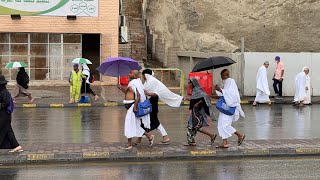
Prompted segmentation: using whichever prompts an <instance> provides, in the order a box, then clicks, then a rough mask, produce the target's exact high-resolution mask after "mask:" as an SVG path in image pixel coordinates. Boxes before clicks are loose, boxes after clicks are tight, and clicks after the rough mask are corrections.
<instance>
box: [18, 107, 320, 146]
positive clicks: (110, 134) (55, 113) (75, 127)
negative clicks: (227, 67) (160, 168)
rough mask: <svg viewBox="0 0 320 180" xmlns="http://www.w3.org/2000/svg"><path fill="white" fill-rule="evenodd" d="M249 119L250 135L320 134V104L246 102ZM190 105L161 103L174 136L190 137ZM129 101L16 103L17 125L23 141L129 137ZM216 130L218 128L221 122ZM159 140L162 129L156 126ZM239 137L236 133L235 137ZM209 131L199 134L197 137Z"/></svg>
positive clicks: (244, 126) (241, 125)
mask: <svg viewBox="0 0 320 180" xmlns="http://www.w3.org/2000/svg"><path fill="white" fill-rule="evenodd" d="M243 109H244V111H245V113H246V117H245V119H241V120H239V121H238V122H236V123H235V124H234V127H235V128H236V129H238V130H240V131H243V132H245V133H246V138H247V139H286V138H301V139H303V138H316V137H317V138H320V131H319V127H320V118H319V117H320V105H312V106H309V107H305V108H303V109H296V108H294V107H292V106H290V105H273V106H272V107H271V108H269V107H268V106H258V107H252V106H250V105H247V106H243ZM187 112H188V109H187V107H181V108H176V109H174V108H170V107H168V106H161V107H160V112H159V119H160V121H161V123H162V124H163V126H164V127H165V128H166V130H167V132H168V133H169V135H170V137H171V138H172V140H173V141H175V142H182V141H185V140H186V119H187ZM125 113H126V110H125V108H124V107H101V108H97V107H89V108H16V111H15V112H14V114H13V121H12V125H13V128H14V131H15V133H16V137H17V139H18V141H19V142H20V143H21V144H25V143H89V142H125V141H126V139H125V137H124V135H123V126H124V117H125ZM211 125H212V126H211V127H210V129H211V131H214V132H217V130H216V125H217V122H213V123H212V124H211ZM154 133H155V134H156V138H157V139H158V140H160V138H161V137H160V134H159V133H158V132H154ZM233 138H234V139H235V137H233ZM202 139H206V140H207V137H206V136H204V135H202V134H199V135H197V140H202Z"/></svg>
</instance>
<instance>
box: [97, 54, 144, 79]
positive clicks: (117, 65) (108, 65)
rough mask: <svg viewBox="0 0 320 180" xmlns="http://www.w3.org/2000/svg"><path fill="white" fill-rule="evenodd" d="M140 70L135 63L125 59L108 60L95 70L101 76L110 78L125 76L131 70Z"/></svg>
mask: <svg viewBox="0 0 320 180" xmlns="http://www.w3.org/2000/svg"><path fill="white" fill-rule="evenodd" d="M140 69H142V68H141V66H140V64H139V63H138V62H137V61H135V60H133V59H131V58H126V57H115V58H108V59H107V60H105V61H104V62H103V63H102V64H101V65H100V66H99V67H98V68H97V70H98V71H99V72H100V73H101V74H102V75H105V76H112V77H122V76H126V75H128V74H129V72H130V71H131V70H140Z"/></svg>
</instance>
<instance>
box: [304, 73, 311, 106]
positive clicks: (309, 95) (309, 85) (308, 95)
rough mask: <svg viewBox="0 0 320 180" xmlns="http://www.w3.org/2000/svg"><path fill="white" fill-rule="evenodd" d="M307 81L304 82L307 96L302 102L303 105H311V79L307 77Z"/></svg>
mask: <svg viewBox="0 0 320 180" xmlns="http://www.w3.org/2000/svg"><path fill="white" fill-rule="evenodd" d="M306 79H307V81H306V85H307V87H308V90H307V91H306V94H307V98H306V100H305V101H303V103H304V104H311V79H310V76H309V75H307V78H306Z"/></svg>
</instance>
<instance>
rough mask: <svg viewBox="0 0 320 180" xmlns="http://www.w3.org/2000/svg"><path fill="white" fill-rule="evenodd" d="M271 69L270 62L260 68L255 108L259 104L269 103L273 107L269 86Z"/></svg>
mask: <svg viewBox="0 0 320 180" xmlns="http://www.w3.org/2000/svg"><path fill="white" fill-rule="evenodd" d="M268 67H269V62H268V61H265V62H264V63H263V65H262V66H261V67H260V68H259V70H258V73H257V78H256V79H257V95H256V98H255V99H254V102H253V104H252V105H253V106H256V105H257V102H259V103H268V104H269V105H271V101H270V98H269V95H270V90H269V85H268V74H267V68H268Z"/></svg>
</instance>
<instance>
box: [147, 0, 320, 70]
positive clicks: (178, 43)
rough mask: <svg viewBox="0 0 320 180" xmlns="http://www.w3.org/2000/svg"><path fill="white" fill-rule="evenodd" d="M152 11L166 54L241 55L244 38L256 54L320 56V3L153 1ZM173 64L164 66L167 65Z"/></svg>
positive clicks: (157, 36)
mask: <svg viewBox="0 0 320 180" xmlns="http://www.w3.org/2000/svg"><path fill="white" fill-rule="evenodd" d="M147 5H148V6H147V9H146V14H147V17H148V22H149V23H148V26H149V27H150V31H151V32H152V33H153V38H154V43H156V40H157V39H159V40H162V42H165V52H167V50H168V49H169V48H170V47H179V48H180V50H182V51H199V52H205V53H206V52H228V53H229V52H234V51H235V50H236V49H239V47H240V38H241V37H244V39H245V48H246V49H247V50H248V51H252V52H319V51H320V41H318V39H319V37H320V31H318V29H319V27H320V22H319V17H320V11H318V9H319V8H320V1H315V0H295V1H291V0H277V1H275V0H166V1H159V0H148V2H147ZM157 41H158V40H157ZM155 51H157V49H155ZM167 58H168V56H165V58H164V59H160V60H162V61H163V62H165V64H166V63H167V61H171V60H169V59H167Z"/></svg>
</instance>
